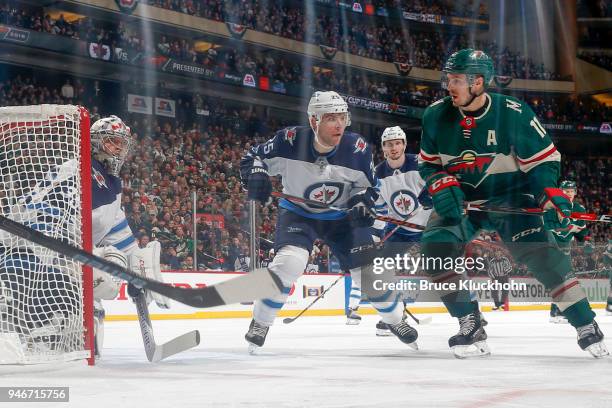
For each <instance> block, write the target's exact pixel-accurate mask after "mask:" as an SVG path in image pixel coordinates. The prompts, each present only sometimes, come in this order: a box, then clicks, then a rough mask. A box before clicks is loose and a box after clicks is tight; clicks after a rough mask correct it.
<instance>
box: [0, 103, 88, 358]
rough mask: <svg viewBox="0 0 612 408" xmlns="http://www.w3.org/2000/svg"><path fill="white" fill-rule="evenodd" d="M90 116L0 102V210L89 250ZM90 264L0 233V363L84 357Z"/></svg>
mask: <svg viewBox="0 0 612 408" xmlns="http://www.w3.org/2000/svg"><path fill="white" fill-rule="evenodd" d="M90 155H91V153H90V144H89V114H88V112H87V110H86V109H84V108H82V107H78V106H71V105H37V106H13V107H4V108H0V206H1V215H2V216H4V217H8V218H10V219H12V220H14V221H17V222H20V223H22V224H24V225H27V226H29V227H30V228H33V229H35V230H38V231H40V232H42V233H44V234H46V235H48V236H51V237H53V238H57V239H61V240H63V241H65V242H66V243H69V244H71V245H75V246H78V247H81V248H83V249H85V250H88V251H91V156H90ZM92 287H93V285H92V276H91V270H90V268H88V267H84V266H83V265H82V264H80V263H78V262H76V261H73V260H71V259H68V258H66V257H64V256H61V255H59V254H57V253H55V252H53V251H51V250H48V249H46V248H44V247H42V246H39V245H36V244H34V243H32V242H30V241H27V240H24V239H22V238H18V237H16V236H13V235H10V234H8V233H6V232H4V231H0V364H37V363H51V362H58V361H67V360H75V359H82V358H86V359H88V361H89V363H90V364H93V361H94V360H93V353H92V351H93V298H92Z"/></svg>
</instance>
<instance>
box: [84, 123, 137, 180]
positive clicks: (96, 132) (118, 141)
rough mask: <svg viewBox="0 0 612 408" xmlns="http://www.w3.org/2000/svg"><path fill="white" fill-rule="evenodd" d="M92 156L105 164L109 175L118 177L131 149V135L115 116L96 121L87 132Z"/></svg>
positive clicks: (127, 128)
mask: <svg viewBox="0 0 612 408" xmlns="http://www.w3.org/2000/svg"><path fill="white" fill-rule="evenodd" d="M89 133H90V137H91V146H92V149H93V152H94V154H95V155H96V156H97V157H98V159H99V160H100V161H102V162H103V163H105V165H106V166H107V169H108V171H109V173H110V174H112V175H114V176H118V175H119V171H120V170H121V166H123V162H125V159H126V158H127V156H128V154H129V152H130V148H131V147H132V133H131V130H130V128H129V127H128V126H126V124H125V123H123V121H122V120H121V119H120V118H118V117H117V116H115V115H111V116H109V117H106V118H102V119H99V120H97V121H96V122H95V123H94V124H93V125H92V126H91V130H90V131H89Z"/></svg>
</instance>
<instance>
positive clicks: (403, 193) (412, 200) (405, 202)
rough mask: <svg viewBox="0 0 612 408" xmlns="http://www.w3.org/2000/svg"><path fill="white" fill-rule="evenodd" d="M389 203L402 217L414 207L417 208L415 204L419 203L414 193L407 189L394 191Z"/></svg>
mask: <svg viewBox="0 0 612 408" xmlns="http://www.w3.org/2000/svg"><path fill="white" fill-rule="evenodd" d="M390 203H391V206H392V207H393V210H394V211H395V212H396V213H397V214H399V215H402V216H404V217H405V216H407V215H408V214H410V213H411V212H413V211H414V210H415V208H417V206H418V205H419V204H418V203H419V202H418V200H417V198H416V197H415V195H414V194H413V193H412V192H411V191H408V190H399V191H396V192H395V193H394V194H393V195H392V196H391V200H390Z"/></svg>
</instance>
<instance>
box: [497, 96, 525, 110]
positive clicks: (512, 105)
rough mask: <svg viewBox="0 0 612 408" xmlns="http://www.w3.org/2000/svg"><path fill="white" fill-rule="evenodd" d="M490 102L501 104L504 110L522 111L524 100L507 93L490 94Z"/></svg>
mask: <svg viewBox="0 0 612 408" xmlns="http://www.w3.org/2000/svg"><path fill="white" fill-rule="evenodd" d="M491 97H492V101H491V103H492V104H494V105H495V104H497V105H501V106H502V107H504V108H505V109H506V110H510V111H514V112H518V113H523V109H524V107H525V106H524V102H523V101H521V100H519V99H517V98H515V97H514V96H509V95H500V94H491Z"/></svg>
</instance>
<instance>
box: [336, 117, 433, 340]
mask: <svg viewBox="0 0 612 408" xmlns="http://www.w3.org/2000/svg"><path fill="white" fill-rule="evenodd" d="M381 147H382V149H383V153H384V157H385V160H384V161H383V162H381V163H379V164H378V165H377V166H376V168H375V175H376V177H377V178H378V180H379V184H378V186H377V188H376V190H377V192H378V194H379V196H378V200H377V201H376V206H375V209H376V212H377V213H378V214H380V215H384V216H389V217H392V218H394V219H396V220H400V221H408V222H411V223H413V224H417V225H422V226H423V227H424V226H425V225H426V224H427V220H428V219H429V214H430V213H431V209H427V210H424V209H423V208H424V207H423V205H422V203H423V204H425V205H426V206H429V207H430V206H431V203H430V202H431V198H430V197H429V194H428V193H427V190H426V189H424V186H425V182H424V181H423V179H422V178H421V176H420V175H419V172H418V170H417V156H416V155H414V154H409V153H406V152H405V151H406V134H405V133H404V131H403V130H402V128H400V127H399V126H393V127H388V128H386V129H385V130H384V131H383V133H382V136H381ZM411 214H412V215H411ZM374 229H375V231H376V236H377V237H378V239H382V238H383V237H387V238H386V241H385V247H386V250H385V254H386V255H388V256H394V255H395V253H400V252H401V253H404V252H406V251H407V250H408V247H409V246H410V245H411V244H413V243H415V242H419V241H420V239H421V235H422V231H421V230H418V229H415V228H410V227H404V226H401V227H397V226H396V225H395V224H390V223H385V222H382V221H376V222H375V223H374ZM388 234H391V235H390V236H387V235H388ZM391 252H393V253H391ZM351 278H352V284H351V292H350V296H349V313H348V315H347V324H356V323H357V322H358V320H357V322H355V319H357V318H359V317H358V315H357V309H358V308H359V302H360V300H361V274H360V273H359V271H355V272H354V273H352V274H351ZM359 319H360V318H359ZM376 333H377V335H380V336H386V335H390V334H391V333H390V331H389V330H388V328H387V325H386V324H385V323H384V322H383V321H382V320H381V321H379V322H378V324H377V325H376Z"/></svg>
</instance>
